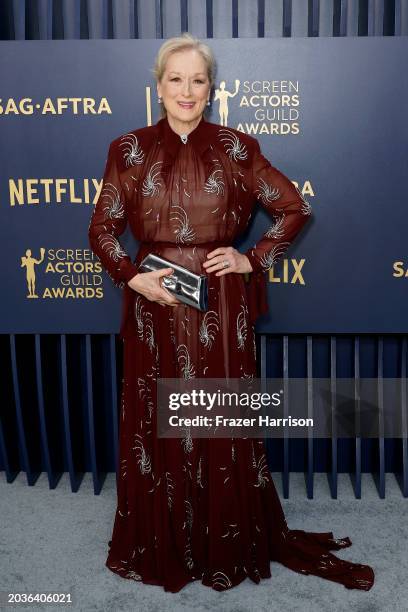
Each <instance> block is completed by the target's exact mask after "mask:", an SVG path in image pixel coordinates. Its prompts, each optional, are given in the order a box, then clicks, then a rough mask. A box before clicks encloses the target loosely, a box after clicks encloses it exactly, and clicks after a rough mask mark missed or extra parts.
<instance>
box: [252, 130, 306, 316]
mask: <svg viewBox="0 0 408 612" xmlns="http://www.w3.org/2000/svg"><path fill="white" fill-rule="evenodd" d="M252 171H253V175H252V192H253V195H254V198H256V199H257V200H258V201H259V202H260V204H261V206H262V207H263V208H264V209H265V210H266V211H267V213H268V214H269V215H270V217H271V219H273V224H272V225H271V226H270V227H269V228H268V229H267V230H266V231H265V232H264V233H263V235H262V236H261V238H260V239H259V240H258V241H257V242H256V243H255V244H254V246H253V247H251V248H249V249H248V250H247V251H245V253H244V255H246V256H247V257H248V259H249V261H250V263H251V266H252V272H250V273H249V281H248V282H247V283H246V288H247V297H248V306H249V313H250V320H251V323H253V324H254V323H255V321H256V319H257V318H258V317H259V316H261V315H263V314H266V313H267V312H268V290H267V279H266V274H265V272H266V271H267V270H269V269H270V268H271V267H272V266H273V265H274V264H275V263H276V262H277V261H279V260H280V259H281V258H282V256H283V255H284V253H285V252H286V250H287V249H288V248H289V246H290V244H291V243H292V242H293V241H294V240H295V238H296V236H297V235H298V234H299V232H300V231H301V229H302V228H303V226H304V225H306V223H307V221H308V220H309V219H310V217H311V214H312V209H311V206H310V204H309V203H308V202H306V200H305V199H304V198H303V196H302V194H301V193H300V191H299V190H298V188H297V187H295V185H294V184H293V183H292V182H291V181H290V180H289V179H288V178H287V177H286V176H285V175H284V174H283V173H282V172H280V171H279V170H278V169H277V168H275V167H274V166H272V165H271V163H270V162H269V161H268V160H267V159H266V157H264V155H263V154H262V153H261V149H260V146H259V143H258V141H255V152H254V157H253V165H252Z"/></svg>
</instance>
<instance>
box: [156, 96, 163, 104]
mask: <svg viewBox="0 0 408 612" xmlns="http://www.w3.org/2000/svg"><path fill="white" fill-rule="evenodd" d="M157 101H158V103H159V104H161V103H162V102H163V100H162V98H161V96H159V97H158V98H157Z"/></svg>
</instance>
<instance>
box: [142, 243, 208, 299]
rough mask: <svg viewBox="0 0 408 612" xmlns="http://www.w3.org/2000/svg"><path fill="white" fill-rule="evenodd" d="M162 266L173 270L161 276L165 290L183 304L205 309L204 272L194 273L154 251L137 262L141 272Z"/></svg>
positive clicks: (205, 289) (205, 284)
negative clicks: (171, 272)
mask: <svg viewBox="0 0 408 612" xmlns="http://www.w3.org/2000/svg"><path fill="white" fill-rule="evenodd" d="M163 268H173V270H174V272H173V274H169V275H168V276H163V277H162V279H161V283H162V285H163V287H164V288H165V289H167V291H169V292H170V293H171V294H173V295H174V296H175V297H176V298H177V299H178V300H180V302H183V303H184V304H188V305H189V306H193V307H194V308H198V310H203V311H204V310H207V308H208V282H207V276H206V275H205V274H196V273H195V272H192V271H191V270H189V269H188V268H185V267H184V266H180V265H178V264H176V263H174V262H173V261H169V260H168V259H164V258H163V257H160V256H159V255H155V254H154V253H149V255H146V257H145V258H144V259H143V260H142V261H141V262H140V264H139V270H140V271H141V272H152V271H153V270H162V269H163Z"/></svg>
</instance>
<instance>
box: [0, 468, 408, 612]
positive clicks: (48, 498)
mask: <svg viewBox="0 0 408 612" xmlns="http://www.w3.org/2000/svg"><path fill="white" fill-rule="evenodd" d="M273 478H274V481H275V484H276V486H277V488H278V491H279V494H280V495H281V499H282V490H281V478H280V474H276V473H274V474H273ZM386 478H387V480H386V499H385V500H381V499H379V498H378V494H377V491H376V488H375V486H374V483H373V480H372V477H371V476H370V475H367V474H364V475H363V482H362V499H361V500H356V499H355V498H354V494H353V491H352V487H351V483H350V479H349V477H348V476H346V475H343V474H341V475H340V477H339V491H338V494H339V499H338V500H332V499H331V498H330V493H329V489H328V485H327V479H326V476H325V475H324V474H317V475H315V499H313V500H308V499H307V497H306V493H305V487H304V477H303V474H292V475H291V481H290V499H289V500H283V505H284V509H285V513H286V517H287V522H288V525H289V527H290V528H292V529H306V530H309V531H333V532H334V537H336V538H342V537H345V536H349V537H350V539H351V541H352V542H353V545H352V546H351V547H350V548H347V549H344V550H341V551H336V553H335V554H337V555H338V556H339V557H341V558H343V559H348V560H350V561H354V562H356V563H366V564H368V565H371V566H372V567H373V568H374V571H375V574H376V583H375V584H374V586H373V588H372V589H371V591H368V592H367V591H357V590H352V591H350V590H348V589H346V588H345V587H344V586H342V585H340V584H337V583H334V582H329V581H327V580H324V579H322V578H318V577H316V576H310V575H309V576H304V575H301V574H298V573H296V572H293V571H291V570H289V569H288V568H286V567H284V566H282V565H280V564H279V563H275V562H273V563H272V564H271V572H272V578H270V579H266V580H262V581H261V582H260V584H258V585H256V584H254V583H253V582H251V581H250V580H249V579H247V580H246V581H245V582H243V583H241V584H240V585H239V586H237V587H234V588H233V589H231V590H229V591H224V592H221V593H220V592H216V591H214V590H212V589H210V588H208V587H205V586H203V585H201V583H200V582H199V581H197V582H194V583H191V584H189V585H187V586H186V587H185V588H184V589H182V590H181V591H180V592H179V593H166V592H165V591H163V589H162V587H157V586H150V585H144V584H142V583H140V582H135V581H131V580H126V579H124V578H121V577H120V576H116V575H115V574H113V573H112V572H111V571H110V570H108V569H107V568H106V567H105V565H104V562H105V559H106V553H107V541H108V539H109V538H110V535H111V528H112V521H113V515H114V511H115V507H116V490H115V478H114V475H113V474H110V475H109V477H108V479H107V482H106V484H105V487H104V490H103V492H102V493H101V495H99V496H95V495H94V494H93V492H92V479H91V476H90V475H89V474H87V476H86V478H85V480H84V482H83V483H82V486H81V489H80V491H79V492H78V493H76V494H74V493H71V491H70V488H69V481H68V477H67V475H66V474H65V475H64V477H63V479H62V480H61V482H60V484H59V485H58V487H57V488H56V489H55V490H53V491H50V490H49V489H48V482H47V479H46V476H45V474H42V475H41V477H40V479H39V480H38V481H37V484H36V485H35V486H34V487H29V486H28V485H27V484H26V480H25V475H24V474H20V475H19V477H18V479H17V480H16V481H15V482H14V483H13V484H7V483H6V482H5V480H4V474H2V479H1V482H0V521H1V529H0V576H1V585H0V591H6V590H7V591H18V592H28V591H31V592H36V591H41V590H45V591H53V592H71V594H72V597H73V599H74V605H71V606H66V608H65V609H70V610H81V611H82V610H84V611H87V612H88V611H91V610H103V611H104V610H106V611H109V612H110V611H112V612H119V611H126V612H127V611H134V610H137V611H138V612H139V611H143V612H157V611H160V612H167V611H169V612H178V611H179V610H180V611H181V610H183V611H186V612H187V611H188V612H191V611H192V610H194V612H202V611H208V610H215V609H217V611H218V610H219V611H220V612H230V611H231V612H252V611H254V612H262V611H264V610H265V611H266V610H267V611H268V612H272V611H273V610H277V611H288V612H295V611H297V610H301V611H302V612H308V611H309V610H310V611H313V612H316V610H322V611H324V610H329V609H330V610H332V611H337V610H353V611H354V610H356V611H361V612H363V611H367V612H368V611H369V612H375V611H377V610H378V611H381V612H384V611H388V610H390V611H391V610H392V611H393V612H400V611H401V612H405V611H407V610H408V585H407V582H408V520H407V507H408V504H407V500H406V499H404V498H403V497H402V496H401V492H400V490H399V487H398V485H397V483H396V481H395V478H394V476H393V475H390V474H387V477H386ZM19 607H20V609H23V608H24V609H30V610H46V609H48V610H58V609H63V606H60V607H58V606H56V605H55V604H54V605H49V606H43V607H41V606H38V605H36V606H32V605H31V606H19ZM7 609H11V607H8V608H7Z"/></svg>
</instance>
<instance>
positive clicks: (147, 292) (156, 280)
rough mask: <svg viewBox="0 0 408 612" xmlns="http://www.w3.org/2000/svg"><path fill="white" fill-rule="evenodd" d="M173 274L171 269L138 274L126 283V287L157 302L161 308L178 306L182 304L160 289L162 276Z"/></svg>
mask: <svg viewBox="0 0 408 612" xmlns="http://www.w3.org/2000/svg"><path fill="white" fill-rule="evenodd" d="M173 272H174V270H173V268H163V269H162V270H152V272H139V273H138V274H136V275H135V276H133V278H131V279H130V281H128V285H129V287H130V288H131V289H133V290H134V291H137V292H138V293H141V294H142V295H144V296H145V298H147V299H148V300H150V301H151V302H158V303H159V304H160V305H161V306H179V305H180V304H182V302H180V300H178V299H177V298H175V297H174V296H173V295H172V294H171V293H170V292H169V291H167V289H165V288H164V287H162V286H161V283H160V279H161V277H162V276H169V275H170V274H173Z"/></svg>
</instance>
